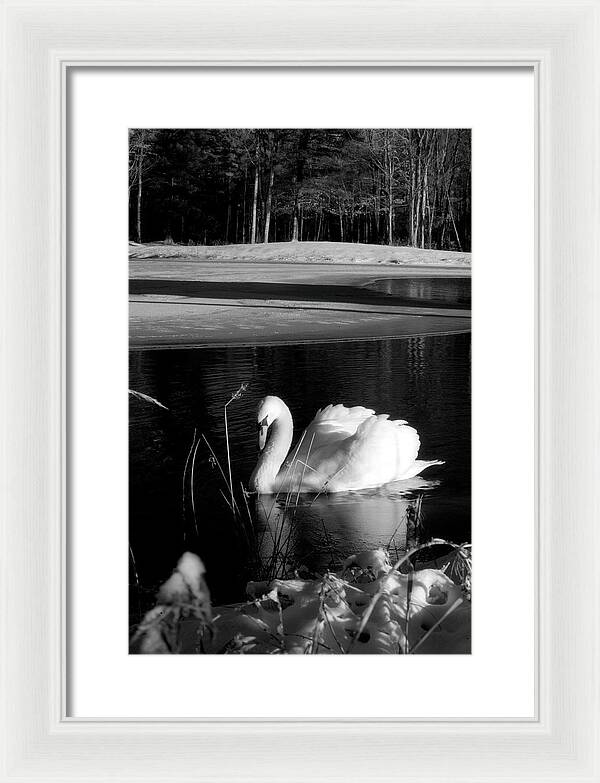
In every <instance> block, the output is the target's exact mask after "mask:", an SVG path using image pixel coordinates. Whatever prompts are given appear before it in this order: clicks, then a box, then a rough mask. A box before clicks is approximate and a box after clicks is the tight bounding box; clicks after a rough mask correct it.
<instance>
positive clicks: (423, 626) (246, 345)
mask: <svg viewBox="0 0 600 783" xmlns="http://www.w3.org/2000/svg"><path fill="white" fill-rule="evenodd" d="M128 145H129V147H128V149H129V246H128V256H129V423H128V426H129V552H128V558H129V636H128V639H129V650H130V653H132V654H209V655H214V654H219V655H221V654H238V655H247V654H252V655H256V654H258V655H284V654H300V655H330V654H334V655H348V654H350V655H354V654H368V655H379V654H391V655H413V654H414V655H448V654H452V655H465V654H470V652H471V597H472V560H473V558H472V549H471V131H470V129H468V128H341V129H324V128H281V129H280V128H248V129H245V128H244V129H240V128H236V129H198V128H190V129H187V128H183V129H182V128H176V129H175V128H131V129H130V130H129V139H128ZM124 174H125V173H124V172H123V178H124ZM475 590H477V587H476V583H475Z"/></svg>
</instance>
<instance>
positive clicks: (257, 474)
mask: <svg viewBox="0 0 600 783" xmlns="http://www.w3.org/2000/svg"><path fill="white" fill-rule="evenodd" d="M293 436H294V423H293V421H292V414H291V413H290V409H289V408H288V407H287V405H285V404H284V403H282V407H281V412H280V414H279V415H278V416H277V418H276V419H275V420H274V421H273V423H272V424H271V425H270V427H269V432H268V434H267V442H266V443H265V447H264V449H263V450H262V451H261V453H260V457H259V458H258V462H257V463H256V467H255V468H254V472H253V473H252V476H251V478H250V487H251V489H254V490H255V491H256V492H265V493H267V492H273V491H274V490H275V489H276V487H275V484H276V481H275V479H276V478H277V474H278V473H279V469H280V468H281V466H282V464H283V462H284V460H285V458H286V457H287V455H288V451H289V450H290V446H291V445H292V438H293Z"/></svg>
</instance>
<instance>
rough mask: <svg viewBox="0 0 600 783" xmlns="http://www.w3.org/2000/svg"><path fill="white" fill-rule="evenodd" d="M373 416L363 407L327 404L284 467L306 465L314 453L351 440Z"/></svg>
mask: <svg viewBox="0 0 600 783" xmlns="http://www.w3.org/2000/svg"><path fill="white" fill-rule="evenodd" d="M374 416H375V411H373V410H370V409H369V408H363V406H362V405H355V406H354V407H353V408H347V407H346V406H345V405H327V407H325V408H321V409H320V410H318V411H317V413H316V415H315V417H314V419H313V420H312V421H311V423H310V424H309V425H308V427H307V428H306V429H305V431H304V432H303V433H302V435H301V436H300V439H299V440H298V442H297V443H295V444H294V446H293V447H292V448H291V450H290V453H289V454H288V457H287V459H286V461H285V463H284V468H285V467H286V466H289V465H291V464H292V463H295V462H298V463H299V464H302V463H305V462H307V458H309V459H310V455H311V454H312V455H314V454H315V453H316V452H318V451H320V450H321V449H323V448H324V447H331V446H334V444H337V443H339V442H341V441H344V440H345V439H346V438H349V437H351V436H352V435H354V434H355V433H356V431H357V429H358V428H359V427H360V425H361V424H362V423H363V422H364V421H366V420H367V419H369V418H371V417H374Z"/></svg>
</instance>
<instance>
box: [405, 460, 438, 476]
mask: <svg viewBox="0 0 600 783" xmlns="http://www.w3.org/2000/svg"><path fill="white" fill-rule="evenodd" d="M444 464H445V463H444V461H443V460H441V459H432V460H424V459H417V460H415V461H414V462H413V464H412V465H411V466H410V468H408V470H407V471H406V472H405V473H403V474H402V475H401V476H399V480H400V481H404V479H410V478H414V477H415V476H418V475H419V474H421V473H422V472H423V471H424V470H426V469H427V468H431V467H433V466H434V465H444Z"/></svg>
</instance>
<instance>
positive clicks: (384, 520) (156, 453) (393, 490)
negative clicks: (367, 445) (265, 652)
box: [129, 281, 471, 621]
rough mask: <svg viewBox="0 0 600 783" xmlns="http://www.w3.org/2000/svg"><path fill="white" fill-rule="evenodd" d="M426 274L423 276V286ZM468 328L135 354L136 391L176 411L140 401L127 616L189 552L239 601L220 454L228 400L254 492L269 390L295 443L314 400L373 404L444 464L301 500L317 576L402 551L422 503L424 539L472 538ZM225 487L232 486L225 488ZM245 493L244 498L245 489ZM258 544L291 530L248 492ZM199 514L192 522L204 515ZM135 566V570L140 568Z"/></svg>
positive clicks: (133, 450) (240, 462)
mask: <svg viewBox="0 0 600 783" xmlns="http://www.w3.org/2000/svg"><path fill="white" fill-rule="evenodd" d="M419 282H420V281H419ZM470 362H471V336H470V334H468V333H465V334H458V335H445V336H444V335H441V336H429V337H411V338H406V339H391V340H390V339H383V340H382V339H377V340H363V341H356V342H329V343H320V344H311V345H302V344H299V345H281V346H258V347H236V346H231V347H213V348H197V349H181V350H179V349H172V350H148V351H138V350H135V351H131V352H130V388H132V389H135V390H137V391H140V392H143V393H145V394H149V395H151V396H153V397H155V398H157V399H158V400H160V402H161V403H163V404H164V405H165V406H167V408H168V409H169V410H168V411H164V410H161V409H160V408H158V407H156V406H154V405H151V404H148V403H145V402H142V401H139V400H136V399H133V398H131V401H130V428H129V429H130V544H131V554H132V559H131V569H130V570H131V577H130V579H131V584H132V587H133V593H132V596H133V597H132V601H131V605H130V611H131V615H132V618H133V620H134V621H135V619H136V618H138V617H139V614H140V613H141V612H142V611H144V610H145V609H147V608H148V606H149V605H152V598H153V593H154V590H155V589H156V586H157V585H158V584H159V583H160V582H161V581H163V580H164V579H165V578H166V577H168V575H169V574H170V572H171V570H172V568H173V566H174V565H175V563H176V561H177V559H178V557H179V556H180V555H181V553H182V552H183V551H185V550H186V549H189V550H191V551H194V552H197V554H199V555H200V557H201V558H202V559H203V560H204V562H205V565H206V567H207V581H208V584H209V587H210V589H211V592H212V595H213V601H214V603H216V604H219V603H228V602H234V601H239V600H242V599H243V597H244V587H245V583H246V581H247V580H248V579H249V578H251V577H252V574H250V573H249V572H248V552H247V548H246V546H245V544H244V542H243V541H242V540H241V537H240V535H239V532H237V529H236V526H235V525H234V523H233V521H232V514H231V511H230V509H229V508H228V504H227V499H226V498H227V494H228V493H227V491H226V489H225V484H224V482H223V478H222V476H221V474H220V472H219V468H218V466H217V465H216V464H215V459H214V457H213V456H212V455H211V452H210V450H209V448H208V446H207V445H206V443H205V441H204V440H203V439H201V441H200V445H199V446H198V448H197V450H196V454H195V459H194V470H193V473H194V499H193V508H192V499H191V496H190V493H189V480H190V479H189V476H190V462H191V460H190V461H188V470H187V473H186V476H187V478H186V484H185V487H184V481H183V477H184V470H185V466H186V461H187V460H188V455H189V453H190V448H191V446H192V442H193V441H194V440H198V439H199V438H201V436H204V437H205V438H206V440H207V441H208V443H209V444H210V446H211V447H212V449H213V450H214V454H215V456H216V458H217V460H218V462H219V463H220V464H221V465H222V466H223V468H224V471H225V472H226V473H227V447H226V438H225V429H224V419H223V408H224V404H225V403H226V402H227V401H228V400H229V398H230V396H231V395H232V394H233V393H234V392H235V391H236V390H237V389H238V388H239V387H240V385H241V384H248V386H247V389H246V390H245V391H244V393H243V394H242V395H241V396H240V398H239V399H236V400H234V401H233V402H232V403H231V404H230V405H229V406H228V409H227V410H228V425H229V444H230V458H231V471H232V478H233V484H234V485H235V487H236V488H237V487H239V486H240V482H241V483H243V484H244V485H245V486H247V484H248V479H249V477H250V474H251V472H252V469H253V467H254V464H255V462H256V459H257V454H258V451H257V429H256V416H255V409H256V405H257V403H258V401H259V399H260V398H261V397H263V396H264V395H266V394H276V395H278V396H280V397H281V398H282V399H284V400H285V401H286V403H287V404H288V406H289V407H290V409H291V412H292V415H293V417H294V426H295V437H298V436H299V435H300V434H301V433H302V430H303V429H304V427H305V426H306V425H307V424H308V423H309V422H310V420H311V419H312V417H313V416H314V414H315V412H316V411H317V409H318V408H320V407H323V406H325V405H327V404H329V403H338V402H341V403H344V404H345V405H348V406H351V405H364V406H366V407H369V408H373V409H374V410H375V411H377V412H378V413H389V414H390V416H391V417H392V418H402V419H406V420H407V421H408V423H409V424H411V425H412V426H414V427H416V429H417V430H418V432H419V434H420V438H421V450H420V455H419V456H420V458H421V459H440V460H444V462H445V464H444V465H443V466H436V467H433V468H430V469H429V470H428V471H426V472H425V473H424V474H423V476H421V477H419V478H417V479H413V480H412V481H410V482H398V483H396V484H395V485H392V486H388V487H384V488H380V489H377V490H365V491H362V492H354V493H343V494H338V495H321V496H319V497H318V498H314V497H310V496H301V497H299V498H297V499H296V498H292V504H293V505H294V506H295V505H296V503H297V506H298V508H297V510H295V511H294V514H295V516H294V519H295V520H297V522H298V524H297V525H296V527H295V532H294V536H293V537H290V539H289V544H288V547H289V548H290V549H291V552H290V557H291V558H292V559H293V561H294V562H295V563H296V564H298V565H303V566H306V568H308V569H311V570H315V569H319V568H324V567H326V566H327V564H328V562H329V560H330V559H331V558H332V557H333V554H334V553H335V557H337V558H338V560H339V558H343V557H344V556H346V555H349V554H351V553H353V552H355V551H358V550H361V549H365V548H374V547H377V546H381V545H384V546H386V545H388V544H389V543H390V540H391V538H392V537H393V536H394V544H395V545H397V546H398V547H400V548H402V547H403V546H405V545H406V540H407V535H408V534H407V526H406V514H407V508H408V506H409V505H410V506H411V507H412V506H413V505H414V503H415V501H417V500H418V499H419V498H421V500H420V503H421V510H422V535H423V536H424V537H425V538H429V537H432V536H435V537H442V538H446V539H449V540H452V541H455V542H458V543H460V542H465V541H469V540H470V536H471V397H470ZM223 490H225V492H223ZM240 497H241V494H240ZM249 503H250V505H251V506H252V513H253V516H254V519H255V525H256V527H257V530H258V532H259V533H260V535H261V541H262V542H263V543H262V546H263V547H264V546H266V547H267V548H268V546H269V541H272V538H269V535H266V533H268V529H269V528H270V527H272V526H273V525H275V526H281V527H282V526H283V523H281V519H282V517H281V514H282V511H281V505H282V503H283V501H282V500H281V499H280V501H279V502H278V503H276V504H274V501H273V498H271V497H270V496H263V498H262V499H261V501H260V502H258V503H257V501H256V499H255V498H250V499H249ZM194 517H195V519H194ZM134 564H135V567H134Z"/></svg>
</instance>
